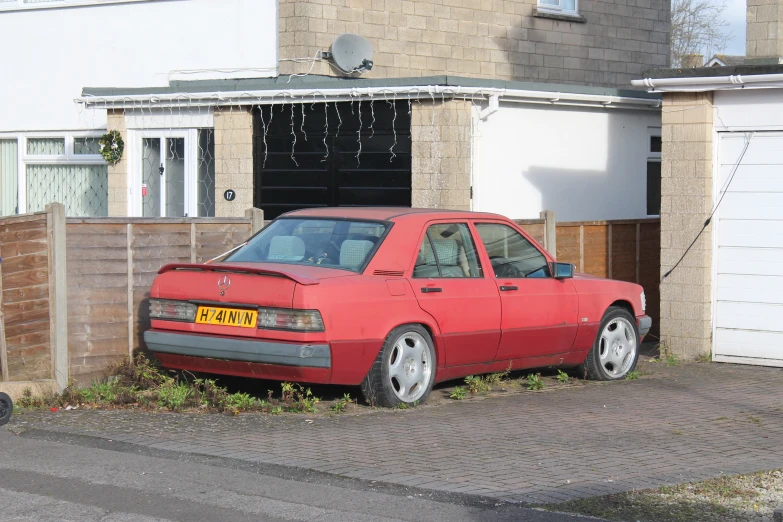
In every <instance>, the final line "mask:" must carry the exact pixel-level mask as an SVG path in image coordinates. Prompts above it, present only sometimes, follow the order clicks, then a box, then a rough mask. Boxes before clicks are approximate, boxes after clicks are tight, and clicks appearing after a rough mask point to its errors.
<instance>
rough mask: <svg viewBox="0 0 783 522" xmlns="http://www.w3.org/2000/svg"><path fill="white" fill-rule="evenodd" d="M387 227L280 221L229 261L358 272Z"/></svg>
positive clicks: (368, 223) (330, 221)
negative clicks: (311, 266)
mask: <svg viewBox="0 0 783 522" xmlns="http://www.w3.org/2000/svg"><path fill="white" fill-rule="evenodd" d="M387 228H388V226H387V225H386V224H384V223H378V222H373V221H348V220H338V219H313V218H298V219H297V218H283V219H277V220H275V221H274V222H273V223H272V224H271V225H269V226H268V227H267V228H266V229H264V230H263V231H262V232H261V233H260V234H258V235H257V236H256V237H254V238H253V239H251V240H250V242H249V243H248V244H247V245H245V246H244V247H242V248H241V249H239V250H237V251H236V252H234V253H233V254H232V255H230V256H229V257H228V258H226V259H225V261H227V262H250V263H284V264H291V265H319V266H324V267H327V268H341V269H343V270H351V271H353V272H358V271H359V270H360V269H361V268H362V267H363V266H364V265H365V263H366V261H367V260H368V259H369V256H370V255H371V253H372V252H374V251H375V247H376V245H378V243H379V242H380V240H381V238H382V237H383V235H384V233H385V232H386V229H387Z"/></svg>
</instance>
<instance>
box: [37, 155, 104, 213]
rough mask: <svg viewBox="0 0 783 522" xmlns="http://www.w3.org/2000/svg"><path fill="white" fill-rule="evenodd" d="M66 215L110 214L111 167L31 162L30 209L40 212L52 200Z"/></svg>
mask: <svg viewBox="0 0 783 522" xmlns="http://www.w3.org/2000/svg"><path fill="white" fill-rule="evenodd" d="M55 201H56V202H58V203H62V204H63V205H65V215H66V216H73V217H103V216H108V215H109V168H108V167H107V166H106V165H28V166H27V211H28V212H40V211H42V210H44V208H45V207H46V205H48V204H49V203H52V202H55Z"/></svg>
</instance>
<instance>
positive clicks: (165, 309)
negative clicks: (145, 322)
mask: <svg viewBox="0 0 783 522" xmlns="http://www.w3.org/2000/svg"><path fill="white" fill-rule="evenodd" d="M196 308H198V307H197V306H196V305H194V304H192V303H188V302H186V301H171V300H168V299H150V317H151V318H152V319H165V320H168V321H185V322H189V323H192V322H193V321H195V320H196Z"/></svg>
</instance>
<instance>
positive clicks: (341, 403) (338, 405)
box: [329, 393, 353, 413]
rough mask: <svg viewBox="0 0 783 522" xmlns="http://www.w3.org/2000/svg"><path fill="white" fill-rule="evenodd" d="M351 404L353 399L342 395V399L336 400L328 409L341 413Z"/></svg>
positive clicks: (347, 394)
mask: <svg viewBox="0 0 783 522" xmlns="http://www.w3.org/2000/svg"><path fill="white" fill-rule="evenodd" d="M351 403H353V399H351V395H350V394H349V393H346V394H345V395H343V398H342V399H339V400H337V401H336V402H335V403H334V404H332V405H331V406H330V407H329V409H330V410H332V411H334V412H337V413H342V412H344V411H345V408H347V407H348V405H349V404H351Z"/></svg>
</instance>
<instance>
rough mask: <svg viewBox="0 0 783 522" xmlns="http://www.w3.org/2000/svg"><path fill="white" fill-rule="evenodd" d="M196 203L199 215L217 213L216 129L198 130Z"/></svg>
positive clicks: (205, 215) (208, 215) (207, 215)
mask: <svg viewBox="0 0 783 522" xmlns="http://www.w3.org/2000/svg"><path fill="white" fill-rule="evenodd" d="M196 175H197V179H196V198H197V200H196V204H197V209H198V210H197V215H198V217H214V215H215V131H213V130H212V129H201V130H199V131H198V158H197V164H196Z"/></svg>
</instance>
